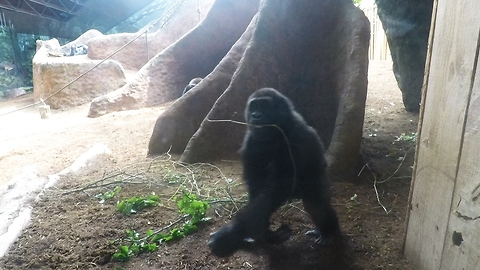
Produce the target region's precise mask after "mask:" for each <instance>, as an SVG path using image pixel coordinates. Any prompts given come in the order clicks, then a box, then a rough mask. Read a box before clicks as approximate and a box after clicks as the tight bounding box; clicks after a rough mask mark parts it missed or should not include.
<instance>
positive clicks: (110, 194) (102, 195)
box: [95, 186, 122, 203]
mask: <svg viewBox="0 0 480 270" xmlns="http://www.w3.org/2000/svg"><path fill="white" fill-rule="evenodd" d="M120 190H122V187H120V186H116V187H115V188H114V189H113V190H108V191H106V192H105V193H99V194H97V195H95V198H97V199H99V200H100V203H104V202H105V201H108V200H110V199H113V197H115V195H117V194H118V193H119V192H120Z"/></svg>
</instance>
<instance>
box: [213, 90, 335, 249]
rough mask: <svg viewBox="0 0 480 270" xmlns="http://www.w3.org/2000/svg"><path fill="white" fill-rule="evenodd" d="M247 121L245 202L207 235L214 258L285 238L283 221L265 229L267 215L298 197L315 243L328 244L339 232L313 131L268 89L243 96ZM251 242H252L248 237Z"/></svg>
mask: <svg viewBox="0 0 480 270" xmlns="http://www.w3.org/2000/svg"><path fill="white" fill-rule="evenodd" d="M245 119H246V122H247V123H248V124H249V126H248V130H247V133H246V135H245V138H244V141H243V146H242V149H241V154H242V161H243V177H244V181H245V182H246V184H247V186H248V192H249V200H248V203H247V205H246V206H245V207H244V208H242V209H241V210H240V211H239V213H238V214H237V215H236V216H235V218H234V220H233V221H232V222H231V223H230V224H228V225H226V226H224V227H223V228H221V229H220V230H218V231H217V232H215V233H213V234H212V235H211V238H210V241H209V243H208V246H209V247H210V249H211V250H212V252H213V253H214V254H215V255H217V256H219V257H226V256H230V255H231V254H233V253H234V252H235V251H237V250H238V249H248V248H249V247H250V246H251V245H252V243H255V244H262V243H281V242H283V241H285V240H287V239H288V238H289V236H290V229H289V228H288V226H286V225H283V226H282V227H281V228H280V229H278V230H277V231H270V229H269V225H270V217H271V215H272V214H273V212H275V210H277V209H278V208H279V207H280V206H282V205H283V204H285V202H287V201H288V200H291V199H294V198H300V199H302V201H303V205H304V208H305V211H307V212H308V213H309V214H310V216H311V218H312V220H313V222H314V224H315V226H316V228H315V230H312V231H310V232H309V234H314V235H315V236H317V237H318V238H317V240H316V242H318V243H330V242H332V241H333V240H335V239H336V238H337V237H338V236H339V235H340V228H339V224H338V218H337V215H336V213H335V210H334V209H333V208H332V206H331V204H330V192H329V189H330V184H329V181H328V179H327V176H326V166H327V164H326V160H325V157H324V152H325V150H324V148H323V145H322V142H321V140H320V138H319V136H318V135H317V132H316V131H315V130H314V129H313V128H312V127H310V126H308V125H307V123H306V122H305V120H304V119H303V117H302V116H301V115H300V114H299V113H297V112H296V111H295V109H294V107H293V104H292V103H291V101H290V100H289V99H288V98H287V97H285V96H284V95H282V94H281V93H279V92H278V91H276V90H275V89H272V88H262V89H260V90H258V91H256V92H254V93H253V94H252V95H251V96H250V97H249V99H248V103H247V108H246V109H245ZM252 240H253V241H252Z"/></svg>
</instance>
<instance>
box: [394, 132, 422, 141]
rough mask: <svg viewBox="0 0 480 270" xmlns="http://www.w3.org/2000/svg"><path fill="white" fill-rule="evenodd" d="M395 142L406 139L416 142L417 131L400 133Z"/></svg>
mask: <svg viewBox="0 0 480 270" xmlns="http://www.w3.org/2000/svg"><path fill="white" fill-rule="evenodd" d="M396 141H397V142H399V141H406V142H416V141H417V133H416V132H412V133H411V134H410V135H408V134H406V133H402V134H400V136H398V137H397V139H396Z"/></svg>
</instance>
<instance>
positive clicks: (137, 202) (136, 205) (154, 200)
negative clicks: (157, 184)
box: [117, 195, 160, 215]
mask: <svg viewBox="0 0 480 270" xmlns="http://www.w3.org/2000/svg"><path fill="white" fill-rule="evenodd" d="M159 201H160V198H159V197H158V196H157V195H150V196H148V197H139V198H137V197H131V198H130V199H128V200H123V201H121V202H119V203H118V204H117V210H118V211H120V212H121V213H122V214H124V215H130V214H134V213H137V212H138V211H140V210H142V209H144V208H147V207H154V206H157V205H158V202H159Z"/></svg>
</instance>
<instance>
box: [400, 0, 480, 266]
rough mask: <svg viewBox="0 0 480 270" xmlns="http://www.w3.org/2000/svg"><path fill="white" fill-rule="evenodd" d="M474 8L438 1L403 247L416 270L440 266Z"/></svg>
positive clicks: (472, 48)
mask: <svg viewBox="0 0 480 270" xmlns="http://www.w3.org/2000/svg"><path fill="white" fill-rule="evenodd" d="M479 3H480V1H468V0H457V1H455V4H452V3H451V2H449V1H447V0H438V6H437V13H436V23H435V26H434V27H433V28H432V29H434V34H433V43H432V44H430V45H431V54H430V55H431V59H430V70H429V73H427V74H428V78H427V86H426V90H425V91H426V92H425V94H424V96H425V99H424V107H423V110H424V111H423V117H422V120H421V129H420V132H419V138H418V139H419V143H418V148H417V154H416V155H417V156H416V163H415V169H414V176H413V177H414V182H413V184H412V188H413V190H412V195H411V202H410V212H409V214H410V215H409V220H408V224H407V226H408V228H407V236H406V242H405V253H406V255H407V257H408V259H409V260H410V261H411V262H412V264H413V265H414V266H415V268H416V269H440V267H441V258H442V254H443V251H444V244H445V235H446V231H447V225H448V221H449V217H450V208H451V204H452V198H453V192H454V188H455V179H456V177H457V172H458V165H459V160H460V150H461V147H462V140H463V130H464V123H465V118H466V108H467V104H468V100H469V96H470V88H471V80H472V75H473V74H472V70H473V67H474V62H475V61H474V60H475V57H474V56H475V52H476V44H477V40H476V37H477V35H478V29H479V28H478V25H479V23H480V20H478V19H477V17H476V14H477V13H478V11H479ZM452 269H456V268H452ZM460 269H461V268H460Z"/></svg>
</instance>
